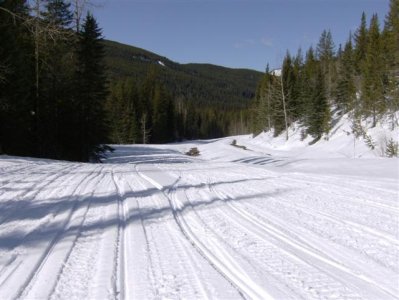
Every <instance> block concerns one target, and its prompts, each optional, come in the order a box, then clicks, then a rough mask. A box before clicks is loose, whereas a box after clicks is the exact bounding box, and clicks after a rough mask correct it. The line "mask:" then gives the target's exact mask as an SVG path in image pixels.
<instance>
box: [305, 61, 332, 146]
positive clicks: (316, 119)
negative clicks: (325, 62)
mask: <svg viewBox="0 0 399 300" xmlns="http://www.w3.org/2000/svg"><path fill="white" fill-rule="evenodd" d="M315 75H316V76H315V77H314V82H313V85H312V90H311V109H310V111H309V116H308V119H307V121H308V124H307V125H308V128H307V132H308V133H309V134H310V135H311V136H313V137H314V138H315V140H319V139H320V138H321V136H322V135H323V134H324V133H328V132H329V130H330V122H331V113H330V106H329V104H328V101H327V98H326V91H325V87H324V82H325V79H324V78H323V71H322V69H321V68H320V67H319V68H318V71H317V73H316V74H315Z"/></svg>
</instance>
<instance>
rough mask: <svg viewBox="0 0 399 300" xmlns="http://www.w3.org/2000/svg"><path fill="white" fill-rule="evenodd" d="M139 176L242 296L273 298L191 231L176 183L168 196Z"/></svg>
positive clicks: (227, 256) (201, 251)
mask: <svg viewBox="0 0 399 300" xmlns="http://www.w3.org/2000/svg"><path fill="white" fill-rule="evenodd" d="M138 174H139V175H140V177H142V178H143V179H145V180H146V181H147V182H148V183H150V184H151V185H152V186H154V187H155V188H157V189H158V190H160V191H161V192H162V194H163V196H164V197H165V198H166V199H167V201H168V202H169V205H170V207H171V208H172V214H173V218H174V220H175V222H176V224H177V225H178V227H179V229H180V231H181V233H182V235H183V236H184V237H185V238H186V239H187V240H188V242H189V243H190V244H191V245H192V246H193V247H194V249H196V251H197V252H198V253H199V254H200V255H201V256H202V257H203V258H204V259H205V260H206V261H208V263H209V264H210V265H211V266H212V267H213V268H214V269H215V270H216V271H217V272H218V273H219V274H220V275H221V276H222V277H223V278H225V279H226V280H227V281H228V282H229V283H230V285H231V286H232V287H234V288H235V289H236V290H237V292H238V294H239V295H240V296H241V297H242V298H246V297H250V298H253V299H273V298H272V297H271V296H270V295H269V294H268V293H267V292H266V291H264V290H263V289H262V288H261V287H259V286H257V285H256V284H255V283H254V282H252V281H251V279H250V278H249V277H248V276H247V275H246V274H245V273H243V271H242V270H240V268H237V267H236V266H235V262H234V260H233V259H232V258H231V257H230V256H229V255H228V254H227V252H226V251H225V250H224V249H222V248H221V247H219V246H217V245H216V244H213V246H214V247H213V249H212V250H211V249H209V248H207V247H206V246H205V245H204V244H203V243H202V242H201V241H200V239H199V238H198V237H197V236H196V235H195V234H194V233H193V232H192V231H191V229H190V227H189V225H188V223H187V222H186V220H185V218H184V217H183V214H182V213H181V212H180V209H179V206H178V205H177V203H176V195H173V193H174V191H175V190H176V187H177V185H176V183H175V184H174V185H173V187H172V188H171V189H170V190H169V192H171V193H172V196H171V197H169V196H168V195H167V194H166V193H165V191H164V187H163V186H162V185H160V184H158V183H157V182H156V181H154V180H153V179H151V178H149V177H148V176H146V175H145V174H143V173H142V172H140V171H138ZM222 257H223V259H221V258H222ZM223 260H224V261H223Z"/></svg>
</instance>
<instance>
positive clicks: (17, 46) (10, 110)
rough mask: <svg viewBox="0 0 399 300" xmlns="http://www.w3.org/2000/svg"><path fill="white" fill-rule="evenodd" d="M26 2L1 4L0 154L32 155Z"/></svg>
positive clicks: (30, 49)
mask: <svg viewBox="0 0 399 300" xmlns="http://www.w3.org/2000/svg"><path fill="white" fill-rule="evenodd" d="M28 18H29V15H28V5H27V1H25V0H6V1H1V2H0V41H1V42H0V67H1V71H2V73H1V77H2V78H1V80H0V152H4V153H7V154H13V155H31V154H32V151H33V148H34V144H33V139H32V131H33V119H34V118H33V116H32V110H33V97H32V95H31V91H32V89H33V83H34V64H33V60H32V53H33V43H32V39H31V35H30V32H29V31H28V28H27V27H26V26H25V20H27V19H28Z"/></svg>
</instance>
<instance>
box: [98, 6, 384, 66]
mask: <svg viewBox="0 0 399 300" xmlns="http://www.w3.org/2000/svg"><path fill="white" fill-rule="evenodd" d="M94 2H95V3H99V4H101V5H97V6H96V7H93V8H91V9H92V10H93V13H94V15H95V16H96V17H97V20H98V22H99V23H100V26H101V27H102V28H103V33H104V36H105V37H106V38H107V39H111V40H114V41H118V42H122V43H126V44H129V45H134V46H137V47H140V48H144V49H147V50H149V51H152V52H155V53H157V54H160V55H162V56H166V57H168V58H169V59H172V60H174V61H176V62H179V63H189V62H197V63H212V64H217V65H223V66H227V67H232V68H249V69H255V70H259V71H264V69H265V67H266V64H267V63H270V66H271V67H272V68H277V67H279V65H280V63H281V61H282V59H283V57H284V55H285V53H286V50H287V49H288V50H290V52H291V53H296V51H297V49H298V47H302V48H303V49H304V50H306V49H307V48H309V46H310V45H312V44H313V45H315V44H317V41H318V39H319V36H320V34H321V32H322V31H323V29H330V30H331V32H332V35H333V38H334V42H335V44H336V45H337V47H338V45H339V44H340V43H344V42H345V41H346V40H347V38H348V35H349V31H350V30H352V31H354V30H355V29H356V28H357V27H358V25H359V23H360V17H361V14H362V11H365V12H366V14H367V17H368V19H369V18H370V17H371V15H372V14H373V13H378V16H379V17H380V23H381V26H382V25H383V20H384V17H385V14H386V13H387V12H388V5H389V0H97V1H94Z"/></svg>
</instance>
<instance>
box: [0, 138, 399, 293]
mask: <svg viewBox="0 0 399 300" xmlns="http://www.w3.org/2000/svg"><path fill="white" fill-rule="evenodd" d="M211 143H212V142H211ZM211 143H210V144H211ZM199 145H200V144H199ZM218 145H219V144H217V143H215V144H214V145H213V146H214V147H215V148H216V150H215V151H220V153H221V155H220V156H221V157H223V156H224V154H226V157H227V156H228V154H229V153H228V152H229V151H232V152H234V157H235V159H231V161H228V159H226V157H224V160H218V159H213V158H212V159H207V156H206V151H204V152H205V155H204V156H203V157H201V158H190V157H188V156H185V155H183V154H182V153H181V152H184V150H185V148H184V147H185V146H184V145H183V146H182V145H180V146H179V145H164V146H144V145H143V146H117V147H116V151H115V152H114V153H113V154H112V155H111V156H110V158H109V159H108V160H107V163H105V164H79V163H68V162H57V161H51V160H36V159H29V158H15V157H7V156H3V157H0V299H181V298H183V299H243V298H244V299H300V298H302V299H399V296H398V295H399V204H398V185H397V184H398V177H397V173H396V175H395V176H394V177H389V176H387V177H384V178H381V177H379V176H372V174H371V175H370V174H369V175H370V176H361V175H359V176H348V175H345V174H340V173H339V170H336V172H332V173H326V174H316V173H311V172H306V173H301V172H298V170H296V171H295V172H294V171H290V170H289V169H284V167H278V166H283V165H284V161H285V158H284V157H276V158H275V157H271V156H268V155H264V156H263V158H262V157H261V156H260V155H259V153H256V154H253V153H248V152H245V151H244V150H241V149H236V148H234V147H231V146H227V147H226V146H224V145H223V146H220V145H219V146H218ZM218 147H219V148H218ZM240 153H242V157H241V158H238V159H237V155H241V154H240ZM254 157H255V158H256V159H254ZM259 161H261V162H262V163H261V164H259ZM287 161H288V160H287ZM392 162H393V163H394V164H395V163H396V164H397V160H392ZM290 163H291V162H290ZM366 163H370V162H365V164H366ZM373 163H378V161H376V162H374V161H372V162H371V164H373ZM276 166H277V167H276ZM396 166H397V165H396ZM349 167H350V166H349ZM393 167H395V166H393ZM276 168H281V169H277V170H276ZM331 168H333V166H330V169H331ZM372 169H373V168H372V166H371V170H372Z"/></svg>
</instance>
